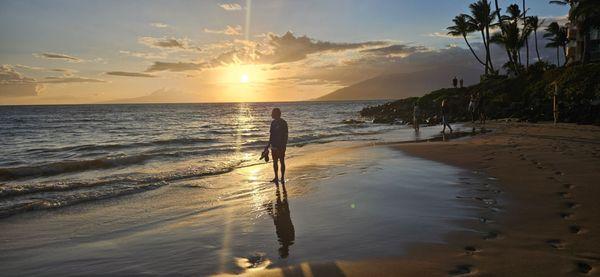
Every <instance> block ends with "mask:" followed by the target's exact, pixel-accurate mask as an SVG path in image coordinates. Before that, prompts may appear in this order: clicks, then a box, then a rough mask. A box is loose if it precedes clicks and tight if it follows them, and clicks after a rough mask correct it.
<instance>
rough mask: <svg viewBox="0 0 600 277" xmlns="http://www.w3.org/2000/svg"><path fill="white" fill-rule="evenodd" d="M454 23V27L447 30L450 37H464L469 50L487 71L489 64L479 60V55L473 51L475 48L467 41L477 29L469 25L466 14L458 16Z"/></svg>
mask: <svg viewBox="0 0 600 277" xmlns="http://www.w3.org/2000/svg"><path fill="white" fill-rule="evenodd" d="M452 22H454V26H450V27H448V28H447V30H448V35H451V36H456V37H458V36H462V37H463V38H464V39H465V43H466V44H467V46H468V47H469V50H471V53H473V56H475V59H477V61H478V62H479V63H480V64H481V65H483V66H485V67H486V69H487V64H486V63H484V62H483V61H481V59H480V58H479V56H477V53H475V51H474V50H473V47H471V44H470V43H469V40H468V39H467V36H468V35H469V34H470V33H473V32H475V29H473V26H472V25H470V24H469V22H468V20H467V15H466V14H460V15H457V16H456V17H455V18H454V19H453V20H452Z"/></svg>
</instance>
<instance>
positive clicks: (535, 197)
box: [251, 122, 600, 276]
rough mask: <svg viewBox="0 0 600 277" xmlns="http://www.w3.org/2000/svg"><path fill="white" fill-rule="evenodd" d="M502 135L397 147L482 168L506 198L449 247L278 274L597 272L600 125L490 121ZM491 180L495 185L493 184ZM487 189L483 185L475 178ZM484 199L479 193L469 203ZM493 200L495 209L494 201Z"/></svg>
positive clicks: (451, 237) (599, 249) (468, 223)
mask: <svg viewBox="0 0 600 277" xmlns="http://www.w3.org/2000/svg"><path fill="white" fill-rule="evenodd" d="M487 127H488V128H491V129H494V132H492V133H488V134H485V135H480V136H476V137H474V138H471V139H461V140H454V141H449V142H427V143H416V144H399V145H395V146H393V147H394V148H396V149H399V150H401V151H404V152H406V153H409V154H410V155H414V156H418V157H422V158H426V159H431V160H435V161H439V162H442V163H447V164H450V165H455V166H459V167H463V168H468V169H470V170H473V171H477V172H483V173H484V174H486V175H487V176H490V178H491V179H490V180H494V179H496V180H494V181H493V182H496V181H497V182H498V183H499V185H498V191H497V193H498V197H497V198H496V199H492V201H495V200H499V199H501V198H502V199H506V200H505V201H504V202H503V203H501V204H499V205H496V206H495V207H494V210H493V211H492V212H489V211H487V212H486V211H483V212H482V216H481V218H479V219H474V220H472V221H466V222H463V223H464V225H465V227H467V228H468V230H470V231H467V232H458V233H455V234H450V235H449V236H448V238H447V239H448V244H443V245H415V246H414V247H413V248H412V249H411V251H410V254H409V255H407V257H406V258H400V259H389V260H370V261H369V260H367V261H359V262H344V261H338V262H332V263H324V264H301V265H299V266H296V267H289V268H283V269H271V270H268V271H257V272H251V273H254V274H257V275H270V276H282V275H283V276H446V275H477V276H597V275H599V271H600V270H599V268H600V236H599V235H598V234H599V233H598V230H600V201H599V200H600V183H599V182H598V181H599V180H600V128H599V127H593V126H577V125H570V124H559V125H557V126H553V125H551V124H521V123H508V124H507V123H499V122H495V123H492V124H488V126H487ZM491 182H492V181H491ZM473 185H474V186H478V187H479V189H480V190H482V191H488V193H489V190H490V189H486V185H485V184H473ZM469 200H471V201H478V200H485V199H483V198H482V197H477V196H473V197H470V198H469V199H467V200H466V201H469ZM492 206H493V205H492Z"/></svg>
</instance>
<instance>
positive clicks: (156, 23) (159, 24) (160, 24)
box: [150, 22, 169, 28]
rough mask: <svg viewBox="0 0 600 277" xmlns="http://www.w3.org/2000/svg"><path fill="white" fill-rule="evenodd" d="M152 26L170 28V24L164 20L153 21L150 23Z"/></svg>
mask: <svg viewBox="0 0 600 277" xmlns="http://www.w3.org/2000/svg"><path fill="white" fill-rule="evenodd" d="M150 26H152V27H156V28H168V27H169V25H168V24H165V23H162V22H152V23H150Z"/></svg>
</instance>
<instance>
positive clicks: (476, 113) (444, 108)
mask: <svg viewBox="0 0 600 277" xmlns="http://www.w3.org/2000/svg"><path fill="white" fill-rule="evenodd" d="M467 111H468V112H469V114H470V115H471V123H472V124H473V125H475V119H476V118H478V119H479V124H485V119H486V115H485V99H484V96H483V94H480V93H473V94H471V96H470V99H469V105H468V107H467ZM440 117H441V123H442V126H443V129H442V133H446V127H448V129H449V130H450V133H452V131H453V130H452V126H450V123H449V120H450V119H449V117H450V109H449V107H448V101H447V99H443V100H442V103H441V106H440ZM420 118H421V108H420V107H419V100H417V101H415V104H414V106H413V128H414V129H415V132H419V125H420V124H421V122H420V120H419V119H420Z"/></svg>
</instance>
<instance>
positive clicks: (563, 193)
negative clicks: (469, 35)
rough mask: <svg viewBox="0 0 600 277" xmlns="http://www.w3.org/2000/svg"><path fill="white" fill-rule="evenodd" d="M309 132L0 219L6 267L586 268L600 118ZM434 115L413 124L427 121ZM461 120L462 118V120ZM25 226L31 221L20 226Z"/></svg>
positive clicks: (32, 271) (256, 271)
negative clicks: (280, 169) (123, 189)
mask: <svg viewBox="0 0 600 277" xmlns="http://www.w3.org/2000/svg"><path fill="white" fill-rule="evenodd" d="M487 127H488V128H489V129H492V130H493V132H490V133H485V134H480V135H477V136H473V137H468V136H467V137H462V138H456V139H454V140H448V141H445V142H443V141H435V140H432V141H430V142H421V141H419V142H420V143H389V142H388V143H371V144H365V143H364V142H363V143H358V144H357V143H346V144H344V143H342V144H337V146H336V147H331V145H328V144H325V145H314V146H307V147H305V148H303V149H301V151H299V152H298V153H295V155H294V157H293V158H291V159H290V163H289V164H290V165H289V174H288V175H289V179H288V182H287V184H286V186H285V187H284V186H280V187H276V186H274V185H273V184H271V183H268V182H266V181H265V180H268V178H269V176H270V175H271V174H272V173H271V168H270V167H269V165H268V164H263V165H255V166H249V167H245V168H241V169H238V170H235V171H233V172H231V173H228V174H223V175H218V176H214V177H208V178H200V179H191V180H181V181H178V182H173V183H171V184H169V185H168V186H164V187H162V188H160V189H157V190H153V191H149V192H146V193H142V194H136V195H131V196H124V197H119V198H115V199H107V200H104V201H97V202H93V203H84V204H79V205H75V206H70V207H66V208H61V209H57V210H44V211H37V212H30V213H25V214H21V215H16V216H12V217H9V218H5V219H3V220H2V221H0V228H1V229H2V230H3V232H2V234H1V235H0V239H1V241H2V249H1V250H2V251H1V253H2V254H0V259H1V260H2V265H3V266H2V267H3V270H4V273H5V274H6V275H7V276H17V275H22V274H27V275H57V274H60V275H69V274H73V271H72V269H73V268H75V267H76V268H77V273H78V274H98V273H102V274H117V275H124V274H126V275H165V274H183V275H188V274H200V275H230V274H245V275H253V276H263V275H265V276H417V275H422V276H447V275H465V274H477V275H481V276H553V275H572V274H590V275H593V274H597V272H598V271H597V267H598V263H599V259H600V254H599V253H600V250H599V249H598V245H600V242H599V239H598V236H597V235H596V233H595V230H596V229H597V228H598V227H600V226H598V222H600V221H599V218H598V211H599V210H600V209H598V203H597V197H598V195H600V194H599V191H598V190H599V189H598V188H597V187H596V186H594V185H595V180H598V172H599V171H598V169H599V168H598V167H599V162H598V159H599V157H600V156H599V155H600V145H599V144H598V141H599V140H598V138H599V136H600V128H598V127H590V126H575V125H558V126H552V125H547V124H535V125H530V124H519V123H509V124H507V123H492V124H489V125H488V126H487ZM435 128H436V127H433V128H431V130H429V129H425V130H424V132H425V133H431V132H433V131H434V130H435ZM463 130H464V128H463ZM24 230H27V232H25V231H24Z"/></svg>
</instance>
